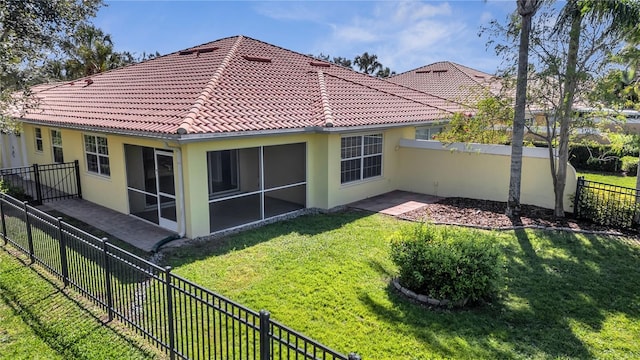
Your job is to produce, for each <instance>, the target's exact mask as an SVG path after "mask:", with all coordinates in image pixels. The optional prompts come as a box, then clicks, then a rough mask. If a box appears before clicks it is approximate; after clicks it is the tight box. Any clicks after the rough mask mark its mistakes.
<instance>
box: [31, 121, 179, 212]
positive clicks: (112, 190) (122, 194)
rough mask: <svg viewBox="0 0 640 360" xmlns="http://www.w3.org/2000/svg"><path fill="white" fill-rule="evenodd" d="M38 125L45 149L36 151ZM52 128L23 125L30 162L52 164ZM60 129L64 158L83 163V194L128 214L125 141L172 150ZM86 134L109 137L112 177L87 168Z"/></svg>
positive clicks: (143, 143) (158, 144) (153, 142)
mask: <svg viewBox="0 0 640 360" xmlns="http://www.w3.org/2000/svg"><path fill="white" fill-rule="evenodd" d="M36 127H39V128H41V129H42V138H43V151H42V152H38V151H36V148H35V137H34V129H35V128H36ZM51 129H57V128H51V127H46V126H34V125H30V124H24V136H26V144H27V146H26V147H27V158H28V160H29V164H33V163H37V164H51V163H53V154H52V150H51ZM57 130H60V131H61V133H62V148H63V156H64V161H65V162H70V161H74V160H78V161H79V162H80V183H81V185H82V197H83V198H84V199H85V200H87V201H91V202H93V203H96V204H99V205H102V206H105V207H108V208H110V209H113V210H116V211H119V212H121V213H124V214H128V213H129V203H128V197H127V179H126V168H125V156H124V144H132V145H140V146H148V147H155V148H163V149H169V148H168V147H167V144H165V142H163V141H156V140H147V139H143V138H137V137H127V136H117V135H112V134H104V133H96V132H83V131H79V130H71V129H57ZM84 134H93V135H98V136H103V137H106V138H107V144H108V146H109V166H110V171H111V175H110V176H103V175H98V174H95V173H92V172H89V171H88V170H87V163H86V157H85V153H84V138H83V135H84ZM174 162H175V157H174Z"/></svg>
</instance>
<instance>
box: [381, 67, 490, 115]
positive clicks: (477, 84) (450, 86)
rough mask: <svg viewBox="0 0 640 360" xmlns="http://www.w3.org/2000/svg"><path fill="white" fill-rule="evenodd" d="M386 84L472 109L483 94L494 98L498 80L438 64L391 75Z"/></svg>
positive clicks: (472, 70)
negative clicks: (424, 93)
mask: <svg viewBox="0 0 640 360" xmlns="http://www.w3.org/2000/svg"><path fill="white" fill-rule="evenodd" d="M388 80H389V81H391V82H393V83H396V84H400V85H404V86H407V87H410V88H412V89H416V90H419V91H423V92H426V93H429V94H433V95H435V96H439V97H442V98H445V99H448V100H451V101H455V102H459V103H461V104H466V105H468V106H473V100H474V99H478V98H479V97H481V96H483V94H484V93H485V91H487V90H488V91H490V92H491V93H493V94H497V93H498V92H499V90H500V85H501V84H500V81H499V79H498V78H497V77H495V76H493V75H491V74H487V73H484V72H482V71H479V70H475V69H472V68H469V67H466V66H463V65H460V64H456V63H453V62H450V61H441V62H437V63H433V64H430V65H426V66H423V67H420V68H417V69H413V70H410V71H407V72H404V73H402V74H398V75H394V76H392V77H390V78H389V79H388Z"/></svg>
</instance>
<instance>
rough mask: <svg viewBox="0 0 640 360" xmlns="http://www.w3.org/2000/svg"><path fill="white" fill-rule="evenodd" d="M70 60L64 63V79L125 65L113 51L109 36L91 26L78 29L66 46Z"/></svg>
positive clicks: (122, 59)
mask: <svg viewBox="0 0 640 360" xmlns="http://www.w3.org/2000/svg"><path fill="white" fill-rule="evenodd" d="M65 50H66V51H67V53H68V54H69V56H70V59H69V60H67V61H66V62H65V64H64V65H65V66H64V67H65V72H66V77H67V78H70V79H73V78H77V77H82V76H90V75H93V74H97V73H100V72H103V71H107V70H111V69H115V68H117V67H119V66H122V65H123V63H126V59H124V58H123V57H122V56H121V55H120V54H118V53H115V52H114V51H113V42H112V41H111V36H110V35H108V34H104V32H103V31H102V30H100V29H98V28H96V27H95V26H92V25H82V26H80V27H78V29H77V31H76V33H75V34H74V35H73V36H72V37H71V39H70V41H69V42H68V43H67V44H66V46H65Z"/></svg>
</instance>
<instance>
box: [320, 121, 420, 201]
mask: <svg viewBox="0 0 640 360" xmlns="http://www.w3.org/2000/svg"><path fill="white" fill-rule="evenodd" d="M380 132H382V133H383V138H382V141H383V143H382V144H383V150H382V176H380V177H375V178H371V179H366V180H363V181H357V182H352V183H348V184H341V183H340V138H341V136H342V135H345V136H349V135H366V134H376V133H380ZM414 135H415V128H414V127H404V128H396V129H391V130H386V131H375V130H371V131H367V132H357V133H345V134H335V135H328V147H327V153H328V159H327V161H328V165H327V166H328V179H327V180H328V202H327V207H326V208H332V207H336V206H340V205H345V204H349V203H352V202H354V201H358V200H362V199H365V198H368V197H372V196H376V195H380V194H384V193H386V192H389V191H393V190H396V189H397V188H398V186H399V184H400V180H401V176H398V174H399V171H400V169H401V167H402V164H403V162H404V159H403V157H402V154H401V153H400V151H399V150H400V140H401V139H402V138H408V137H413V136H414Z"/></svg>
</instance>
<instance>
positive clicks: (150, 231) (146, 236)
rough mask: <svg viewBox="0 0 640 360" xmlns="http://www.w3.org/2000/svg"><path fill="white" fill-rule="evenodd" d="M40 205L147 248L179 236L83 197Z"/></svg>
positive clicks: (149, 249)
mask: <svg viewBox="0 0 640 360" xmlns="http://www.w3.org/2000/svg"><path fill="white" fill-rule="evenodd" d="M38 208H39V209H40V210H42V211H45V212H46V211H50V210H55V211H58V212H61V213H63V214H65V215H67V216H69V217H72V218H74V219H77V220H80V221H82V222H84V223H87V224H89V225H92V226H94V227H95V228H97V229H100V230H102V231H104V232H106V233H108V234H110V235H112V236H113V237H116V238H118V239H120V240H122V241H124V242H127V243H129V244H131V245H133V246H135V247H137V248H139V249H142V250H144V251H146V252H151V251H152V250H154V246H155V245H156V244H158V243H159V242H160V241H163V240H165V239H167V238H169V237H176V236H177V234H176V233H175V232H172V231H169V230H166V229H163V228H161V227H159V226H156V225H153V224H151V223H148V222H146V221H143V220H140V219H138V218H136V217H134V216H131V215H126V214H122V213H119V212H117V211H114V210H111V209H108V208H106V207H104V206H100V205H97V204H94V203H91V202H89V201H86V200H82V199H64V200H57V201H50V202H46V203H44V204H43V205H41V206H38Z"/></svg>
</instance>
